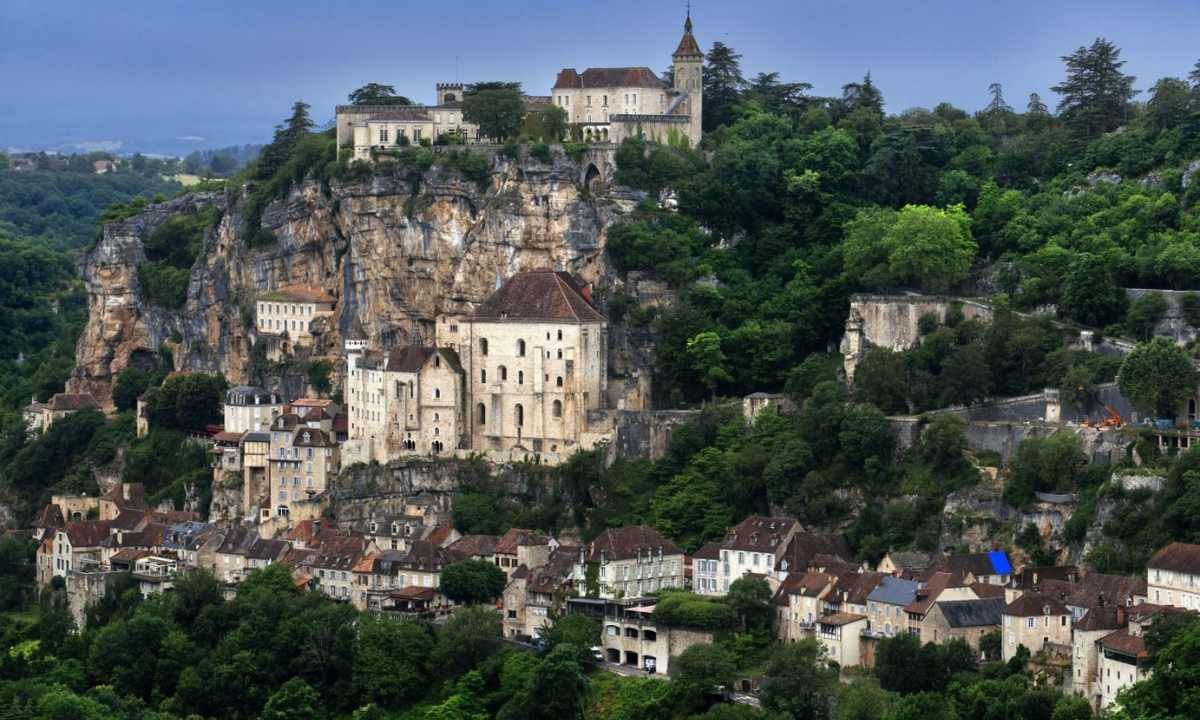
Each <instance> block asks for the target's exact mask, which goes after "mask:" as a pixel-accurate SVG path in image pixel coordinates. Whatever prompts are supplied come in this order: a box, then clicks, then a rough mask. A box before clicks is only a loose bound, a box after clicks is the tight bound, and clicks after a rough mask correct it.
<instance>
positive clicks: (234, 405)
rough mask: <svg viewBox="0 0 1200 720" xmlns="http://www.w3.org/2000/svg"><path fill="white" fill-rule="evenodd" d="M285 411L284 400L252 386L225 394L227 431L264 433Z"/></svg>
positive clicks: (245, 386) (239, 387) (235, 389)
mask: <svg viewBox="0 0 1200 720" xmlns="http://www.w3.org/2000/svg"><path fill="white" fill-rule="evenodd" d="M282 411H283V398H282V397H280V396H279V395H278V394H277V393H274V392H268V391H266V390H263V389H261V388H256V387H253V386H251V385H239V386H237V387H234V388H230V389H229V390H227V391H226V392H225V406H224V414H225V431H226V432H233V433H248V432H262V431H265V430H266V429H267V428H269V427H271V423H272V422H273V421H274V420H275V418H276V417H277V416H278V415H279V414H280V412H282Z"/></svg>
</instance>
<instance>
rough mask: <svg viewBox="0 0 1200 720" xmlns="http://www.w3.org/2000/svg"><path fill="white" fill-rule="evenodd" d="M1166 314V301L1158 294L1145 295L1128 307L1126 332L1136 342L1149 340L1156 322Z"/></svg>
mask: <svg viewBox="0 0 1200 720" xmlns="http://www.w3.org/2000/svg"><path fill="white" fill-rule="evenodd" d="M1166 314H1167V300H1166V298H1164V297H1163V294H1162V293H1160V292H1151V293H1146V294H1145V295H1143V296H1141V297H1140V298H1138V299H1137V300H1134V301H1133V302H1132V303H1131V304H1130V305H1129V311H1128V312H1127V313H1126V314H1125V328H1126V331H1127V332H1128V333H1129V334H1130V335H1132V336H1134V337H1135V338H1137V339H1138V340H1149V339H1150V337H1151V336H1152V335H1154V328H1155V326H1157V325H1158V321H1159V320H1162V318H1163V316H1164V315H1166Z"/></svg>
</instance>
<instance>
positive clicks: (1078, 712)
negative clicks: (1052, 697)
mask: <svg viewBox="0 0 1200 720" xmlns="http://www.w3.org/2000/svg"><path fill="white" fill-rule="evenodd" d="M1093 717H1095V715H1093V714H1092V704H1091V703H1089V702H1088V699H1087V698H1086V697H1084V696H1082V695H1064V696H1063V697H1062V698H1060V699H1059V701H1058V702H1056V703H1055V704H1054V714H1053V715H1051V716H1050V720H1092V718H1093Z"/></svg>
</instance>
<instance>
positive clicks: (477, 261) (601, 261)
mask: <svg viewBox="0 0 1200 720" xmlns="http://www.w3.org/2000/svg"><path fill="white" fill-rule="evenodd" d="M476 152H477V150H476ZM610 163H611V157H610V156H608V155H607V154H605V153H603V152H597V151H593V152H589V153H588V155H587V156H585V157H584V158H583V160H582V162H577V161H575V160H572V159H570V158H568V157H567V156H566V155H564V154H563V153H562V152H561V150H556V151H555V155H554V158H553V160H552V161H551V162H540V161H536V160H534V159H532V158H525V159H524V160H520V161H514V160H510V159H507V158H505V157H503V156H502V155H501V154H499V153H492V154H491V171H490V173H489V174H488V176H487V178H486V183H476V182H474V181H471V180H467V179H465V178H463V177H462V176H461V175H459V174H457V173H455V172H452V171H448V170H445V169H442V168H441V167H440V166H439V165H438V164H437V163H435V164H434V166H433V168H432V169H430V170H429V171H427V172H425V173H423V174H421V175H420V176H419V178H413V177H412V176H411V175H410V174H409V173H407V172H404V171H401V169H400V168H399V166H398V165H397V164H394V163H392V164H382V165H380V166H379V167H378V168H377V169H376V171H375V172H374V173H373V174H372V175H371V176H370V177H367V178H365V179H362V180H356V181H345V182H341V181H334V182H332V183H331V184H330V185H328V186H322V184H321V183H318V182H316V181H313V180H309V181H306V182H303V183H300V184H298V185H295V186H293V187H292V189H291V191H290V192H289V194H288V196H287V197H286V199H284V200H282V201H277V202H275V203H273V204H271V205H270V206H269V207H268V208H267V210H266V211H265V212H264V213H263V217H262V222H263V225H264V227H266V228H267V229H269V230H270V231H271V232H272V234H273V235H274V236H275V238H276V243H275V244H274V245H272V246H270V247H261V248H254V247H250V246H248V244H247V240H246V238H247V237H248V236H249V235H250V234H251V233H250V232H249V230H250V228H247V227H244V221H243V219H242V218H243V213H242V212H241V202H242V199H241V198H240V197H237V194H236V192H235V191H233V190H232V189H231V190H230V192H228V193H225V194H222V193H208V194H205V193H195V194H191V195H187V196H184V197H181V198H179V199H176V200H173V201H170V202H167V203H162V204H157V205H153V206H151V207H150V208H149V209H148V210H147V211H146V212H144V213H143V214H141V215H138V216H136V217H133V218H131V219H129V220H127V221H125V222H121V223H115V224H111V225H109V226H107V227H105V228H104V233H103V238H102V240H101V241H100V242H99V243H98V244H97V246H96V247H95V248H94V249H93V250H91V251H90V252H89V253H88V254H87V255H86V257H85V259H84V261H83V269H82V271H83V278H84V281H85V283H86V286H87V289H88V294H89V302H90V308H89V319H88V323H87V325H86V326H85V328H84V331H83V334H82V336H81V337H80V340H79V344H78V347H77V350H76V368H75V371H74V375H73V377H72V378H71V380H70V382H69V387H70V389H71V391H73V392H85V391H86V392H90V393H92V394H93V395H94V396H95V397H96V399H97V400H99V401H100V402H101V403H102V404H103V405H104V406H105V407H110V406H111V398H112V384H113V382H114V380H115V378H116V375H117V374H118V373H119V372H120V371H121V370H122V369H124V368H126V367H129V366H130V365H137V364H139V363H149V362H152V361H153V357H154V355H155V354H156V353H157V352H158V351H159V349H160V347H162V346H164V345H165V346H167V347H169V348H170V349H171V350H172V351H173V355H174V363H175V367H176V369H180V370H199V371H210V372H222V373H224V374H225V375H226V377H227V378H228V379H229V380H230V381H231V382H243V381H252V380H258V381H263V379H262V378H258V377H252V375H255V374H258V373H257V372H252V370H255V371H257V370H260V369H261V368H260V367H258V366H255V365H254V363H253V360H252V352H251V350H252V348H253V346H254V343H255V341H256V338H255V337H254V328H253V308H254V304H253V302H254V298H255V296H256V294H258V293H260V292H265V291H269V290H274V289H277V288H279V287H282V286H285V285H289V284H295V283H304V284H312V285H318V286H320V287H322V288H324V289H325V290H326V291H328V292H329V293H330V294H331V295H333V296H334V297H335V298H336V299H337V303H336V306H335V315H334V322H333V323H331V327H329V328H327V329H326V330H325V331H324V332H322V333H321V335H320V336H319V337H318V339H317V342H316V347H315V349H314V351H313V353H314V354H315V355H324V356H340V348H341V346H342V339H343V336H344V334H345V333H346V332H348V331H349V329H350V328H351V327H352V326H353V325H354V323H355V321H357V322H358V323H361V326H362V328H363V329H364V330H365V331H366V332H367V334H368V335H369V337H370V340H371V341H372V344H373V345H374V346H376V347H387V346H392V345H403V344H408V343H410V342H414V341H417V340H422V339H424V340H426V341H429V340H432V329H433V325H434V320H435V318H436V317H437V316H438V315H439V314H443V313H447V314H454V313H464V312H469V311H470V310H471V309H472V308H473V307H474V306H475V305H476V304H477V303H479V302H481V301H483V300H484V299H485V298H486V297H487V295H488V294H489V293H491V292H492V290H494V289H495V288H496V286H497V283H498V282H499V281H500V280H501V279H503V278H507V277H508V276H510V275H512V274H513V273H516V272H518V271H520V270H526V269H532V268H538V267H556V268H561V269H565V270H569V271H572V272H574V273H576V274H577V275H578V276H580V277H581V278H582V279H583V280H584V281H585V282H588V283H593V284H595V286H596V288H597V290H599V291H600V293H599V294H600V295H603V291H604V290H605V289H606V288H608V287H610V285H611V283H612V282H613V281H614V279H613V278H612V277H611V275H610V273H609V271H608V269H607V264H606V261H605V257H604V253H603V248H604V237H605V230H606V228H607V227H608V226H609V225H610V224H611V223H612V222H613V220H614V219H616V218H617V217H619V216H620V215H621V214H623V213H624V212H627V211H629V210H630V209H632V207H633V205H634V204H635V203H636V202H637V201H638V200H639V199H640V196H639V195H638V194H636V193H632V192H628V191H622V190H620V189H618V188H609V187H608V186H606V185H605V184H604V183H603V182H598V181H597V180H596V177H597V175H598V176H599V177H601V178H607V177H611V174H612V173H611V170H612V168H611V165H610ZM596 164H599V165H600V166H601V168H602V169H601V170H600V171H599V173H597V170H596V169H595V168H594V167H593V165H596ZM584 168H586V172H585V171H584ZM585 179H586V180H587V183H586V184H585ZM243 191H244V190H243ZM210 203H211V204H215V205H216V206H217V207H218V208H219V209H221V210H222V216H221V220H220V222H219V223H218V224H217V226H216V227H215V228H213V229H212V230H211V231H209V233H208V235H207V237H206V238H205V249H204V252H203V253H202V255H201V256H200V258H199V259H198V260H197V261H196V263H195V265H194V266H193V267H192V270H191V277H190V282H189V286H188V292H187V302H186V305H185V306H184V307H183V308H182V309H181V310H179V311H171V310H165V309H163V308H159V307H155V306H153V305H151V304H150V303H148V302H147V301H146V300H145V297H144V295H143V293H142V291H141V288H140V287H139V282H138V274H137V267H138V265H139V264H140V263H142V262H144V261H145V253H144V248H143V241H144V240H145V239H146V238H148V237H149V235H150V233H152V232H153V231H154V229H155V228H157V227H158V226H159V225H161V224H162V223H163V222H165V221H166V220H167V219H168V218H169V217H171V216H172V215H173V214H176V213H180V212H183V211H186V210H188V209H189V208H192V209H194V208H196V207H198V206H203V205H207V204H210ZM288 389H289V390H291V391H293V392H296V391H302V390H303V388H288Z"/></svg>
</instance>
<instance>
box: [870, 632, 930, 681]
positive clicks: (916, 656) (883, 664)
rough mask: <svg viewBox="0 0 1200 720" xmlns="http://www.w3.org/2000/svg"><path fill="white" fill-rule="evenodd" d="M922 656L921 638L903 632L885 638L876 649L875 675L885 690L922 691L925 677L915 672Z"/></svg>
mask: <svg viewBox="0 0 1200 720" xmlns="http://www.w3.org/2000/svg"><path fill="white" fill-rule="evenodd" d="M920 656H921V639H920V638H918V637H917V636H916V635H909V634H907V633H903V634H900V635H897V636H895V637H890V638H883V639H882V640H880V641H879V645H878V647H877V649H876V651H875V676H876V677H878V678H879V686H880V687H882V688H883V689H884V690H890V691H892V692H898V693H913V692H920V691H921V689H922V688H924V687H925V679H924V678H922V677H920V676H919V675H918V674H917V673H915V672H914V669H915V668H916V667H918V665H919V663H920Z"/></svg>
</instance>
